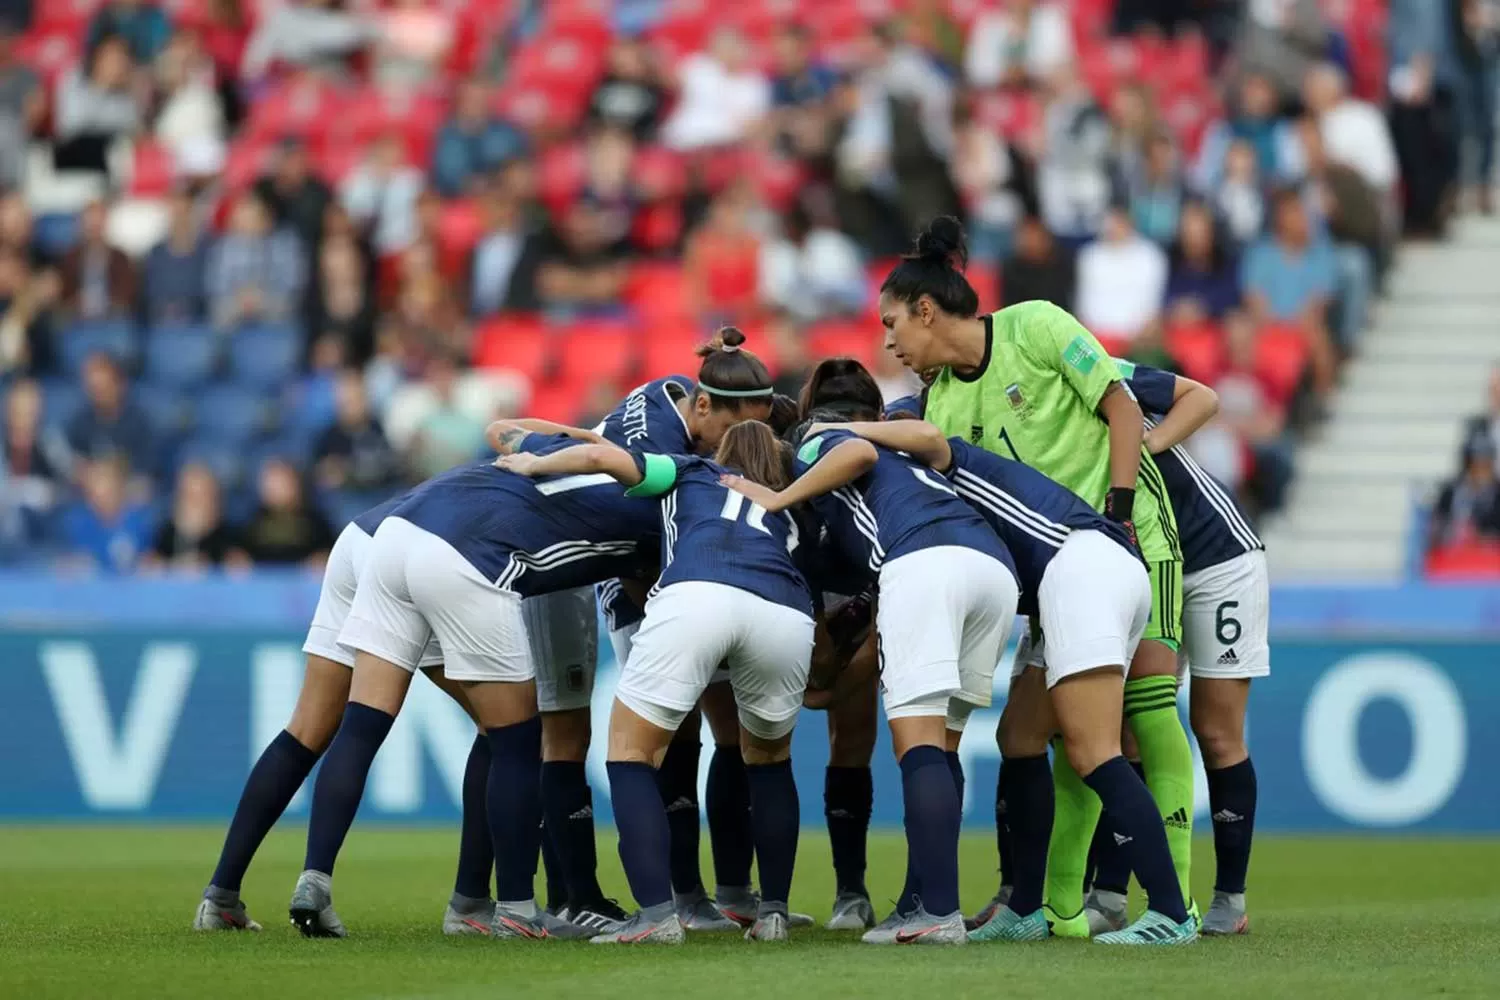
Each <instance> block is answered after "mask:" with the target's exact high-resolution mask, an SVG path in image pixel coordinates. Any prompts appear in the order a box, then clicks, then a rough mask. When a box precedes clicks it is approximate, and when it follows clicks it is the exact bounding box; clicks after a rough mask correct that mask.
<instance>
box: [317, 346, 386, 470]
mask: <svg viewBox="0 0 1500 1000" xmlns="http://www.w3.org/2000/svg"><path fill="white" fill-rule="evenodd" d="M334 398H335V407H336V412H337V418H336V420H335V422H334V424H333V426H331V427H329V428H328V429H327V430H326V431H324V432H323V436H322V437H321V438H320V439H319V440H318V446H317V449H316V451H315V456H316V457H315V468H316V475H317V480H318V485H319V486H321V487H322V488H323V489H328V490H343V489H348V490H374V489H379V488H380V487H382V486H389V485H390V484H391V483H393V482H395V480H396V479H397V474H398V464H397V460H396V452H395V451H394V450H393V449H392V448H391V445H390V442H389V441H387V440H386V438H385V431H384V430H382V429H381V427H380V422H379V421H377V420H376V419H375V417H374V415H373V414H371V412H370V400H369V397H368V396H367V395H366V393H365V382H364V377H363V376H361V375H360V373H359V372H358V371H357V370H355V369H349V370H347V371H344V372H342V373H341V374H340V375H339V377H338V381H337V383H336V386H335V396H334Z"/></svg>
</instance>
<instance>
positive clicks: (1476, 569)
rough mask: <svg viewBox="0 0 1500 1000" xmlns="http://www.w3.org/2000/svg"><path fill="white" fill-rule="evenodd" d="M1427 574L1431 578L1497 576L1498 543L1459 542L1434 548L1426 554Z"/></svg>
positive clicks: (1499, 564) (1499, 563) (1499, 573)
mask: <svg viewBox="0 0 1500 1000" xmlns="http://www.w3.org/2000/svg"><path fill="white" fill-rule="evenodd" d="M1427 576H1428V578H1429V579H1433V580H1451V581H1460V580H1500V544H1496V543H1495V542H1483V541H1476V542H1459V543H1456V544H1454V545H1448V546H1445V547H1443V548H1440V549H1435V550H1434V551H1432V552H1431V553H1429V554H1428V556H1427Z"/></svg>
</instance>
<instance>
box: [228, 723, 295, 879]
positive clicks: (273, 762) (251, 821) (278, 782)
mask: <svg viewBox="0 0 1500 1000" xmlns="http://www.w3.org/2000/svg"><path fill="white" fill-rule="evenodd" d="M319 756H320V754H319V753H318V751H316V750H310V749H308V748H307V747H305V746H303V745H302V744H301V743H298V742H297V738H296V737H295V736H293V735H292V734H291V733H289V732H287V731H286V730H285V729H283V730H282V731H281V732H279V733H277V734H276V738H275V739H273V740H272V741H271V743H270V745H269V746H267V747H266V748H265V749H264V750H262V751H261V753H260V758H259V759H258V760H257V761H256V762H255V766H254V767H253V768H251V769H250V777H249V778H247V779H245V790H244V791H242V792H240V804H239V805H238V806H236V807H235V810H234V819H232V820H230V821H229V832H228V833H227V834H225V835H224V848H223V850H221V851H220V852H219V865H218V867H217V868H215V869H214V877H213V879H212V881H211V884H212V885H214V886H215V887H217V888H220V889H227V890H229V891H230V892H239V891H240V882H241V881H242V880H243V879H244V877H245V869H247V868H249V867H250V861H251V859H252V858H254V857H255V852H256V851H257V850H258V849H259V848H260V842H261V841H263V840H265V839H266V834H268V833H270V832H271V827H273V826H275V825H276V821H277V820H278V819H280V818H281V814H282V813H284V812H286V807H287V806H288V805H289V804H290V803H291V801H292V797H293V796H295V795H296V794H297V789H299V788H301V787H302V782H304V781H306V780H307V776H308V774H309V773H311V772H312V769H313V765H314V764H316V763H317V762H318V757H319Z"/></svg>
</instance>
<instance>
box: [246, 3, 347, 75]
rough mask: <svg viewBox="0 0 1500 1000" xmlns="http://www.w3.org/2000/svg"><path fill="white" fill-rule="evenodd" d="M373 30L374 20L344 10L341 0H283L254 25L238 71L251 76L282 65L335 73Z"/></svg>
mask: <svg viewBox="0 0 1500 1000" xmlns="http://www.w3.org/2000/svg"><path fill="white" fill-rule="evenodd" d="M375 36H376V31H375V28H374V26H373V25H372V24H370V23H368V22H366V21H365V20H364V19H362V18H360V17H359V16H357V15H354V14H351V13H349V12H348V11H346V10H344V4H343V2H342V0H286V2H285V3H283V4H279V5H277V6H275V7H273V8H272V9H271V11H270V13H268V14H266V15H265V16H263V17H262V18H261V20H260V23H259V24H258V25H257V26H256V28H255V33H254V34H253V35H251V36H250V43H249V45H248V46H247V47H246V49H245V56H244V59H243V60H241V62H240V75H241V76H242V77H243V78H244V79H246V80H249V81H256V80H259V79H261V78H262V77H264V76H266V75H267V74H268V73H270V72H271V71H272V70H274V69H276V68H277V67H278V66H286V67H292V68H300V69H312V70H317V71H319V72H321V73H324V74H328V75H332V76H335V77H341V76H343V75H345V74H346V72H347V71H348V68H349V58H350V57H351V56H353V55H354V54H356V53H358V52H360V51H362V50H363V49H364V48H365V46H366V45H368V44H369V43H370V42H371V41H372V40H374V38H375Z"/></svg>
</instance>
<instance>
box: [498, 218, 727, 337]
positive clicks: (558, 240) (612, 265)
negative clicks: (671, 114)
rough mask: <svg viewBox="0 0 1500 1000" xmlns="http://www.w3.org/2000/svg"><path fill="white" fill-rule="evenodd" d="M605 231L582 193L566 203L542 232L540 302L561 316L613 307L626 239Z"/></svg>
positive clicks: (624, 266) (625, 269)
mask: <svg viewBox="0 0 1500 1000" xmlns="http://www.w3.org/2000/svg"><path fill="white" fill-rule="evenodd" d="M610 237H611V233H610V230H609V217H608V215H607V213H605V212H604V211H602V210H601V209H600V208H599V206H597V205H595V204H594V203H593V202H591V201H589V200H588V199H583V198H581V199H579V200H578V201H576V202H574V203H573V204H572V205H571V206H570V207H569V208H568V210H567V213H566V214H565V215H564V216H563V220H562V225H561V226H559V227H558V228H556V229H554V230H549V231H548V232H545V233H543V234H542V236H541V238H540V244H541V245H540V246H539V247H538V248H537V255H538V262H537V271H536V286H537V294H538V298H539V300H540V303H541V306H542V308H544V309H546V310H548V312H550V313H553V314H554V315H556V316H558V317H559V318H566V317H568V316H578V315H582V314H587V313H599V312H601V311H609V310H612V309H615V308H617V307H618V305H619V301H620V293H621V292H622V291H624V289H625V279H626V278H627V277H628V276H629V272H630V266H629V263H628V260H627V255H628V249H627V247H626V246H625V244H623V243H621V242H618V241H614V240H611V238H610ZM522 249H523V251H524V249H525V247H524V245H523V247H522ZM476 263H477V261H476ZM689 266H691V256H690V257H689ZM514 271H515V269H514V267H513V268H512V281H514ZM752 294H753V282H752Z"/></svg>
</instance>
